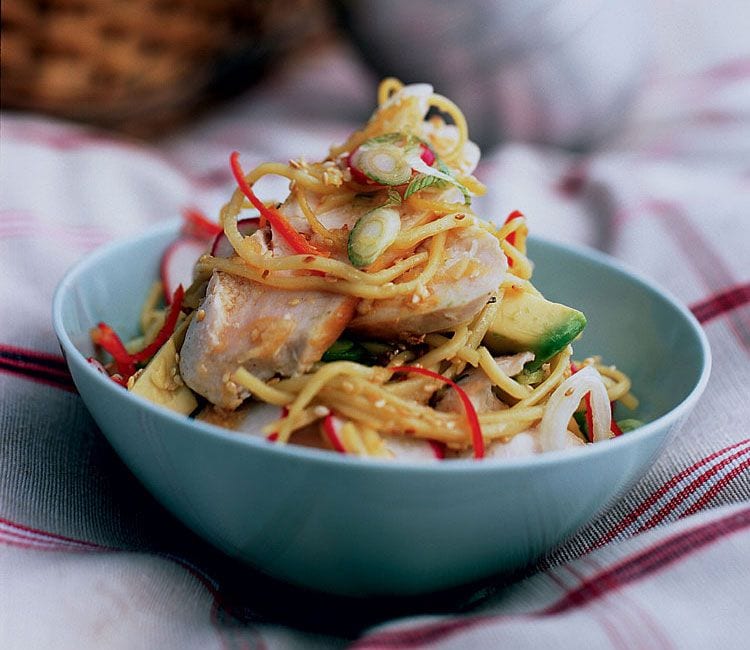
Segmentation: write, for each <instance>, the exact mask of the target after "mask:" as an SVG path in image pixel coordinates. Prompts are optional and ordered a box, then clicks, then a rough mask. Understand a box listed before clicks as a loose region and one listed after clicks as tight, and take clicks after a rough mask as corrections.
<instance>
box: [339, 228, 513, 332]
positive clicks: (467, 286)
mask: <svg viewBox="0 0 750 650" xmlns="http://www.w3.org/2000/svg"><path fill="white" fill-rule="evenodd" d="M506 269H507V260H506V258H505V255H504V254H503V251H502V249H501V248H500V244H499V242H498V241H497V238H496V237H495V236H494V235H492V234H491V233H490V232H488V231H487V230H484V229H483V228H479V227H476V226H470V227H468V228H459V229H456V230H453V231H451V232H450V233H449V234H448V239H447V242H446V250H445V257H444V261H443V263H442V264H441V265H440V269H439V270H438V272H437V274H436V275H435V276H434V277H433V279H432V281H431V282H429V283H428V284H427V286H426V290H427V293H428V294H429V295H427V297H421V296H419V295H418V294H415V295H412V294H409V295H406V296H403V297H401V296H400V297H398V298H388V299H386V300H376V301H374V302H368V303H363V305H366V310H365V309H362V310H360V313H358V314H357V316H356V317H355V318H354V320H352V322H351V323H350V324H349V328H350V329H352V330H353V331H356V332H358V333H361V334H363V335H366V336H371V337H375V338H384V339H394V338H404V337H407V336H410V335H415V334H416V335H419V334H426V333H429V332H440V331H443V330H450V329H453V328H455V327H456V326H457V325H459V324H461V323H465V322H467V321H468V320H470V319H471V318H472V317H473V316H474V315H475V314H477V313H478V312H479V310H480V309H482V307H483V305H484V304H485V303H486V302H487V300H489V298H490V296H492V294H493V293H495V292H496V291H497V289H498V287H499V286H500V284H501V283H502V281H503V277H504V275H505V271H506ZM362 312H364V313H362Z"/></svg>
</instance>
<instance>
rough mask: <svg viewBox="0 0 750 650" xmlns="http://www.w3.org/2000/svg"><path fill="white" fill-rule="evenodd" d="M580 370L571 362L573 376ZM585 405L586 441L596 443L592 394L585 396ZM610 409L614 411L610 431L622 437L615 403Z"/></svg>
mask: <svg viewBox="0 0 750 650" xmlns="http://www.w3.org/2000/svg"><path fill="white" fill-rule="evenodd" d="M578 370H579V368H577V367H576V365H575V364H574V363H573V362H572V361H571V362H570V372H571V374H575V373H577V372H578ZM583 401H584V404H585V405H586V429H587V431H586V439H587V440H588V441H589V442H594V414H593V411H592V410H591V393H586V394H585V395H584V396H583ZM609 408H610V409H611V411H612V424H611V425H610V427H609V428H610V431H612V433H614V434H615V436H621V435H622V433H623V432H622V429H621V428H620V425H619V424H617V422H615V417H614V415H615V403H614V402H610V403H609Z"/></svg>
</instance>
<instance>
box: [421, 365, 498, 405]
mask: <svg viewBox="0 0 750 650" xmlns="http://www.w3.org/2000/svg"><path fill="white" fill-rule="evenodd" d="M456 383H457V384H458V385H459V386H460V387H461V388H462V389H463V390H464V392H465V393H466V394H467V395H468V397H469V400H470V401H471V403H472V404H473V405H474V408H475V409H476V411H477V413H487V412H490V411H499V410H501V409H505V408H508V406H507V405H506V404H504V403H503V402H502V401H501V400H499V399H498V398H497V397H496V396H495V393H493V392H492V382H491V381H490V380H489V378H488V377H487V375H485V374H484V371H483V370H482V369H481V368H470V369H469V370H468V371H467V372H466V373H465V374H464V375H463V376H462V377H461V378H460V379H459V380H458V381H457V382H456ZM435 410H437V411H443V412H445V413H451V412H452V413H463V412H464V406H463V403H462V402H461V399H460V398H459V396H458V393H457V392H456V391H455V390H446V391H445V393H444V394H443V396H442V397H441V398H440V400H439V401H438V403H437V404H436V405H435Z"/></svg>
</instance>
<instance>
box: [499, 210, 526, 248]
mask: <svg viewBox="0 0 750 650" xmlns="http://www.w3.org/2000/svg"><path fill="white" fill-rule="evenodd" d="M513 219H523V212H521V211H520V210H513V212H511V213H510V214H509V215H508V216H507V217H505V222H504V223H503V225H507V224H509V223H510V222H511V221H513ZM516 234H517V233H516V231H515V230H514V231H513V232H512V233H510V235H508V236H507V237H506V238H505V241H507V242H508V243H509V244H510V245H511V246H515V245H516Z"/></svg>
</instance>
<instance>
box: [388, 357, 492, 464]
mask: <svg viewBox="0 0 750 650" xmlns="http://www.w3.org/2000/svg"><path fill="white" fill-rule="evenodd" d="M393 370H394V372H406V373H414V374H416V375H424V376H425V377H430V378H431V379H437V380H438V381H442V382H443V383H444V384H447V385H448V386H450V387H451V388H453V390H455V391H456V393H457V394H458V397H459V399H460V400H461V403H462V404H463V406H464V411H465V412H466V421H467V422H468V424H469V428H470V429H471V443H472V445H473V447H474V458H477V459H479V458H484V438H482V427H481V426H480V425H479V417H478V416H477V411H476V409H475V408H474V405H473V404H472V403H471V400H470V399H469V396H468V395H467V394H466V391H464V389H463V388H461V387H460V386H459V385H458V384H457V383H456V382H455V381H453V380H452V379H448V377H443V375H441V374H439V373H437V372H433V371H432V370H428V369H427V368H419V367H417V366H398V367H396V368H393Z"/></svg>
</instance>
